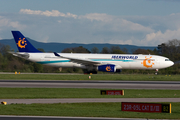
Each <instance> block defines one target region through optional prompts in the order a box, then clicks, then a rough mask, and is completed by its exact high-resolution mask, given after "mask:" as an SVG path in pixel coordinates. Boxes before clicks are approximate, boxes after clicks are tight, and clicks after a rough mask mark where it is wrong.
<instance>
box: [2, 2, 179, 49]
mask: <svg viewBox="0 0 180 120" xmlns="http://www.w3.org/2000/svg"><path fill="white" fill-rule="evenodd" d="M179 6H180V0H1V1H0V39H11V38H12V35H11V32H10V31H11V30H19V31H21V32H22V33H23V34H24V35H25V36H26V37H29V38H32V39H34V40H36V41H39V42H59V43H60V42H61V43H113V44H130V45H138V46H157V45H158V44H161V43H163V42H167V41H168V40H172V39H180V7H179Z"/></svg>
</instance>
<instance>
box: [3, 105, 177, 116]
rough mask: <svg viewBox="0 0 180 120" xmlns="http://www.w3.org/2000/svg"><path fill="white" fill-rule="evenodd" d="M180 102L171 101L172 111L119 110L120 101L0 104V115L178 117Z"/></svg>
mask: <svg viewBox="0 0 180 120" xmlns="http://www.w3.org/2000/svg"><path fill="white" fill-rule="evenodd" d="M179 106H180V103H172V113H171V114H170V113H140V112H124V111H121V103H63V104H61V103H58V104H27V105H26V104H10V105H0V114H1V115H33V116H76V117H115V118H147V119H180V107H179Z"/></svg>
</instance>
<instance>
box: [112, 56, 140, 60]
mask: <svg viewBox="0 0 180 120" xmlns="http://www.w3.org/2000/svg"><path fill="white" fill-rule="evenodd" d="M112 59H138V56H118V55H117V56H116V55H114V56H112Z"/></svg>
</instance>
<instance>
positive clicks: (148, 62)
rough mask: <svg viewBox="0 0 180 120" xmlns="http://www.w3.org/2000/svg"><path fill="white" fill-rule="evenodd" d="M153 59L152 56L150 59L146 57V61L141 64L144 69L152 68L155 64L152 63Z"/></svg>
mask: <svg viewBox="0 0 180 120" xmlns="http://www.w3.org/2000/svg"><path fill="white" fill-rule="evenodd" d="M151 58H152V56H151V57H150V58H147V57H145V59H144V60H143V62H141V64H143V66H144V67H147V68H152V66H153V65H154V63H153V62H152V61H153V60H152V59H151Z"/></svg>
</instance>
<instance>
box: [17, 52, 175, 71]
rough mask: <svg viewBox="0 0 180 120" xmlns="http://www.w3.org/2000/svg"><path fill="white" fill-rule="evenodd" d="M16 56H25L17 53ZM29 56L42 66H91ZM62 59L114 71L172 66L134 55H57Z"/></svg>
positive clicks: (46, 55)
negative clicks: (113, 67)
mask: <svg viewBox="0 0 180 120" xmlns="http://www.w3.org/2000/svg"><path fill="white" fill-rule="evenodd" d="M18 54H25V53H22V52H19V53H18ZM26 54H28V55H29V57H28V58H26V59H27V60H30V61H33V62H37V63H40V64H44V65H50V66H55V67H79V68H84V69H89V68H91V67H93V66H91V65H84V64H81V63H76V62H71V60H69V59H65V58H60V57H57V56H55V55H54V54H53V53H26ZM58 54H59V55H61V56H63V57H71V58H76V59H84V60H91V61H97V62H100V64H99V65H103V64H114V65H116V69H162V68H167V67H170V66H172V65H173V64H174V63H173V62H172V61H170V60H169V59H168V58H166V57H163V56H158V55H134V54H79V53H78V54H75V53H58Z"/></svg>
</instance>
